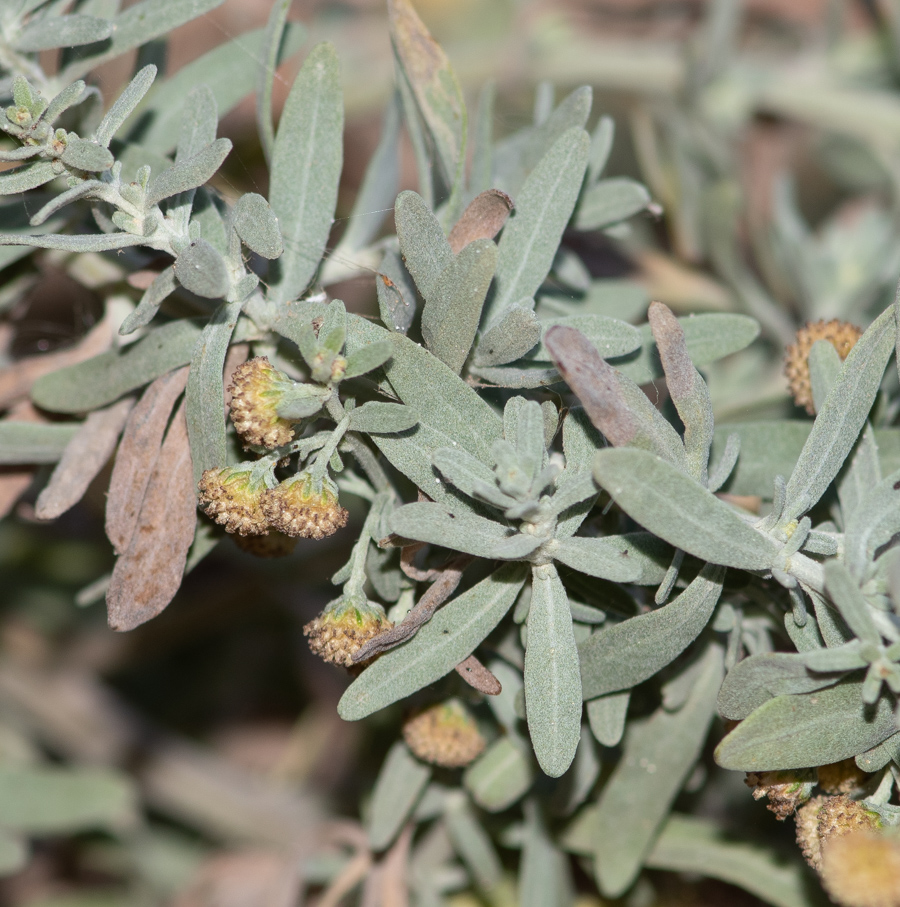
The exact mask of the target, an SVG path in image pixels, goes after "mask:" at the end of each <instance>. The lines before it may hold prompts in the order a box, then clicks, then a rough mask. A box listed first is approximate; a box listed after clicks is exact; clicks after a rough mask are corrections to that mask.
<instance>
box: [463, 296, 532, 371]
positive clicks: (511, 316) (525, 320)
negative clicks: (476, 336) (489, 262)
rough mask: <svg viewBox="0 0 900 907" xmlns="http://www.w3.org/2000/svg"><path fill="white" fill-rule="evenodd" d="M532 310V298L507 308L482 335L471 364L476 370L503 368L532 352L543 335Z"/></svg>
mask: <svg viewBox="0 0 900 907" xmlns="http://www.w3.org/2000/svg"><path fill="white" fill-rule="evenodd" d="M533 309H534V300H532V299H526V300H519V302H517V303H513V304H512V305H511V306H509V307H508V308H507V309H506V311H504V312H503V314H502V315H500V316H499V317H498V318H497V320H496V321H495V322H494V324H493V325H492V326H491V327H490V328H488V329H487V330H486V331H485V332H484V334H482V336H481V339H480V340H479V341H478V346H477V347H476V349H475V355H474V356H473V357H472V362H473V363H474V364H475V365H477V366H478V367H479V368H485V367H487V368H490V367H491V366H495V365H506V364H507V363H508V362H514V361H515V360H516V359H518V358H520V357H521V356H524V355H525V354H526V353H527V352H528V351H529V350H531V349H533V348H534V347H535V346H536V345H537V343H538V342H539V341H540V339H541V333H542V328H541V323H540V322H539V321H538V320H537V317H536V316H535V314H534V311H533Z"/></svg>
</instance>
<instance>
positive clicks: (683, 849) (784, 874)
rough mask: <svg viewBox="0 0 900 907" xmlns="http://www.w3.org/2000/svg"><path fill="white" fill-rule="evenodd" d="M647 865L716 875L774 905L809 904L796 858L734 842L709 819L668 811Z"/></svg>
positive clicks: (804, 876)
mask: <svg viewBox="0 0 900 907" xmlns="http://www.w3.org/2000/svg"><path fill="white" fill-rule="evenodd" d="M646 865H647V866H648V867H650V868H651V869H666V870H669V871H670V872H683V873H690V874H697V875H701V876H707V877H711V878H714V879H721V880H722V881H723V882H728V883H729V884H731V885H737V886H738V887H740V888H743V889H744V890H745V891H749V892H750V893H751V894H755V895H756V896H757V897H758V898H761V899H762V900H763V901H765V902H766V903H767V904H773V905H775V907H809V904H810V892H809V885H808V878H807V872H806V871H805V869H804V867H803V866H802V864H801V863H800V862H799V861H793V862H790V863H785V861H784V860H783V859H782V856H781V854H780V853H776V852H775V851H774V850H770V849H768V848H763V847H761V846H759V845H755V844H742V843H734V842H733V841H730V840H728V839H727V838H726V836H725V835H724V834H723V833H722V831H721V829H720V828H719V827H718V826H717V825H716V824H715V823H714V822H712V821H711V820H709V819H701V818H698V817H696V816H683V815H679V814H678V813H673V814H672V815H671V816H669V819H668V821H667V822H666V824H665V825H664V826H663V828H662V831H661V832H660V833H659V837H658V838H657V839H656V842H655V843H654V845H653V849H652V850H651V851H650V853H649V854H648V855H647V859H646Z"/></svg>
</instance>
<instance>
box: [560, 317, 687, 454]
mask: <svg viewBox="0 0 900 907" xmlns="http://www.w3.org/2000/svg"><path fill="white" fill-rule="evenodd" d="M544 342H545V343H546V344H547V347H548V349H549V350H550V353H551V355H553V357H554V362H555V363H556V367H557V368H558V369H559V372H560V374H561V375H562V376H563V377H564V378H565V380H566V382H567V384H568V385H569V387H571V388H572V390H573V391H574V392H575V393H576V394H577V396H578V398H579V399H580V400H581V403H582V405H583V406H584V408H585V411H586V412H587V414H588V416H589V417H590V419H591V421H592V422H593V423H594V425H596V426H597V428H599V429H600V431H602V432H603V434H604V435H605V436H606V438H607V440H608V441H609V443H610V444H612V445H614V446H616V447H622V446H630V447H637V448H643V449H644V450H651V451H653V452H655V453H657V454H659V455H660V456H662V457H665V458H666V459H667V460H668V461H669V462H671V463H674V464H675V465H676V466H677V467H678V468H679V469H681V470H682V471H684V472H687V469H688V467H687V458H686V456H685V453H684V445H683V444H682V442H681V438H680V437H679V436H678V432H676V431H675V429H674V428H673V427H672V426H671V424H670V423H669V422H668V421H666V419H665V418H664V417H663V415H662V413H660V412H659V410H658V409H657V408H656V407H655V406H654V405H653V404H652V403H651V402H650V401H649V399H648V398H647V396H646V394H644V392H643V391H642V390H641V389H640V388H639V387H638V386H637V385H636V384H635V383H634V382H633V381H631V380H630V379H629V378H627V377H625V376H624V375H622V374H620V373H619V372H618V371H617V370H616V369H614V368H612V367H611V366H610V365H609V364H608V363H607V362H606V361H605V360H604V359H603V358H601V356H600V354H599V352H598V351H597V349H596V347H595V346H594V345H593V344H592V343H591V342H590V341H589V340H588V339H587V338H586V337H585V336H584V335H583V334H582V333H581V332H580V331H577V330H576V329H575V328H572V327H567V326H564V325H556V326H555V327H552V328H551V329H550V330H549V331H548V332H547V335H546V337H545V338H544Z"/></svg>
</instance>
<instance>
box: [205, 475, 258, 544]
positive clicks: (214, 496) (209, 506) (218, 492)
mask: <svg viewBox="0 0 900 907" xmlns="http://www.w3.org/2000/svg"><path fill="white" fill-rule="evenodd" d="M199 487H200V506H201V508H203V510H204V512H205V513H206V514H207V516H209V517H210V518H211V519H212V520H215V522H217V523H218V524H219V525H220V526H224V527H225V530H226V532H233V533H236V534H238V535H264V534H265V533H266V532H267V531H268V529H269V527H268V524H267V523H266V515H265V514H264V513H263V510H262V507H261V506H260V499H261V498H262V495H263V493H264V492H265V490H266V486H265V482H264V481H262V480H258V481H253V480H252V479H251V473H250V470H249V469H247V468H246V467H243V468H242V467H230V466H226V467H219V468H216V469H207V470H206V472H204V473H203V477H202V478H201V479H200V485H199Z"/></svg>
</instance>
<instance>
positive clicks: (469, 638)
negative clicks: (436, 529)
mask: <svg viewBox="0 0 900 907" xmlns="http://www.w3.org/2000/svg"><path fill="white" fill-rule="evenodd" d="M526 575H527V569H526V568H525V567H524V566H523V565H522V564H504V565H502V566H501V567H499V568H498V569H497V570H495V571H494V572H493V573H492V574H491V575H490V576H488V577H487V578H486V579H483V580H482V581H481V582H480V583H478V584H477V585H475V586H473V587H472V588H471V589H469V590H468V591H466V592H464V593H463V594H462V595H460V596H457V597H456V598H454V599H453V600H452V601H450V602H449V603H447V604H446V605H443V606H442V607H441V608H440V609H439V610H438V611H437V613H436V614H435V615H434V617H432V618H431V620H430V621H428V623H426V624H425V625H424V626H422V627H421V629H420V630H419V632H418V633H416V635H415V636H414V637H413V638H412V639H411V640H409V642H406V643H404V644H403V645H402V646H398V647H397V648H396V649H391V650H390V651H389V652H385V654H384V655H382V656H381V657H380V658H379V659H378V660H377V661H376V662H374V663H373V664H371V665H370V666H369V667H368V668H366V669H365V671H363V673H362V674H360V676H359V677H357V679H356V680H355V681H353V683H352V684H351V685H350V687H349V688H348V689H347V691H346V692H345V693H344V695H343V696H342V697H341V701H340V703H339V704H338V714H339V715H340V716H341V717H342V718H343V719H344V720H345V721H358V720H359V719H360V718H365V717H366V715H371V714H372V713H373V712H377V711H378V710H379V709H383V708H384V707H385V706H388V705H390V704H391V703H392V702H397V701H398V700H399V699H403V698H404V697H405V696H409V695H410V694H412V693H415V692H416V691H417V690H421V689H422V687H425V686H428V684H431V683H434V682H435V681H436V680H439V679H440V678H441V677H443V676H444V675H445V674H449V673H450V671H452V670H453V669H454V668H455V667H456V666H457V665H458V664H459V663H460V662H462V661H464V660H465V659H466V658H468V657H469V656H470V655H471V654H472V653H473V652H474V651H475V649H476V647H477V646H478V645H479V644H480V643H481V642H482V640H484V638H485V637H486V636H487V635H488V633H490V632H491V631H492V630H493V629H494V627H496V626H497V624H498V623H500V621H501V620H502V619H503V616H504V615H505V614H506V612H507V611H509V609H510V608H511V607H512V603H513V602H514V601H515V599H516V596H517V595H518V594H519V590H520V589H521V588H522V584H523V583H524V582H525V577H526Z"/></svg>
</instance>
